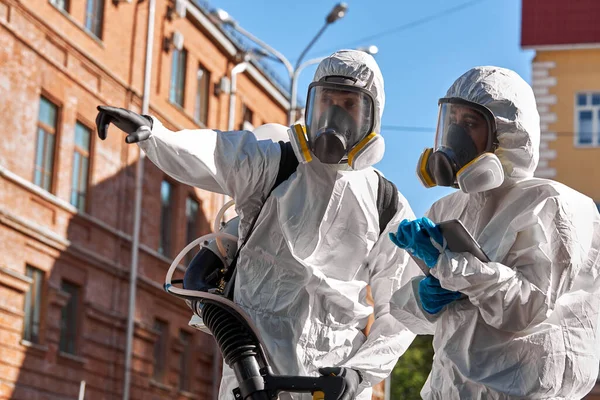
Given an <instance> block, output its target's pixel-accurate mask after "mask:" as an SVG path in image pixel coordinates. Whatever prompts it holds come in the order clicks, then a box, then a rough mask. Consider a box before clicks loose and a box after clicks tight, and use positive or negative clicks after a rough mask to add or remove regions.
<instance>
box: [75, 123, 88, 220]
mask: <svg viewBox="0 0 600 400" xmlns="http://www.w3.org/2000/svg"><path fill="white" fill-rule="evenodd" d="M91 136H92V131H91V130H90V129H89V128H88V127H87V126H85V125H83V124H82V123H80V122H79V121H77V123H76V124H75V153H74V155H73V177H72V181H71V204H72V205H74V206H75V207H77V209H78V210H79V211H82V212H83V211H85V196H86V194H87V188H88V174H89V165H90V138H91Z"/></svg>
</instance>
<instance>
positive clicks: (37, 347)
mask: <svg viewBox="0 0 600 400" xmlns="http://www.w3.org/2000/svg"><path fill="white" fill-rule="evenodd" d="M19 344H20V345H21V346H23V347H27V351H32V352H33V353H38V354H40V355H44V354H46V353H47V352H48V346H46V345H43V344H39V343H33V342H30V341H29V340H25V339H21V341H20V342H19Z"/></svg>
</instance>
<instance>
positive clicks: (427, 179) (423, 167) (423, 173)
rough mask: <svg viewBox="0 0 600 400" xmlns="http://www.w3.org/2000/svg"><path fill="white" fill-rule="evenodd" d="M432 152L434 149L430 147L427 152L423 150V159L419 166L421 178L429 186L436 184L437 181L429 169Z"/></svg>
mask: <svg viewBox="0 0 600 400" xmlns="http://www.w3.org/2000/svg"><path fill="white" fill-rule="evenodd" d="M432 152H433V149H431V148H428V149H426V150H425V152H423V155H422V156H421V160H420V161H421V162H420V163H419V167H418V168H419V169H418V170H417V173H418V175H419V178H421V180H422V181H423V183H424V185H425V186H426V187H428V188H430V187H434V186H435V181H434V180H433V178H432V177H431V175H429V172H428V171H427V161H428V160H429V157H430V156H431V153H432Z"/></svg>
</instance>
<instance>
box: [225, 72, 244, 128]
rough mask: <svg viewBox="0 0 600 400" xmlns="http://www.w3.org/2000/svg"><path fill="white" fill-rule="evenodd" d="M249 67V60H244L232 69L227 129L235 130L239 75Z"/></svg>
mask: <svg viewBox="0 0 600 400" xmlns="http://www.w3.org/2000/svg"><path fill="white" fill-rule="evenodd" d="M246 68H248V61H246V60H244V61H242V62H241V63H239V64H237V65H236V66H235V67H233V69H232V70H231V79H230V80H231V84H230V90H229V114H228V116H229V121H228V123H227V130H228V131H232V130H233V124H234V123H235V98H236V93H237V89H236V86H237V75H238V74H239V73H242V72H244V71H245V70H246Z"/></svg>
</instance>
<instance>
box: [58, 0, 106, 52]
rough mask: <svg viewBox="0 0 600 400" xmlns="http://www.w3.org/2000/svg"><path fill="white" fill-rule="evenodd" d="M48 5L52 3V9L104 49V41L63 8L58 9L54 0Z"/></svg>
mask: <svg viewBox="0 0 600 400" xmlns="http://www.w3.org/2000/svg"><path fill="white" fill-rule="evenodd" d="M48 3H50V5H51V6H52V7H54V8H55V9H56V10H57V11H58V12H60V13H61V14H62V15H64V16H65V18H67V19H68V20H69V22H71V23H72V24H73V25H75V26H76V27H77V28H79V29H80V30H81V31H83V33H85V34H86V35H88V36H89V37H90V39H92V40H93V41H94V42H96V44H97V45H98V46H100V47H101V48H104V42H103V41H102V39H100V38H99V37H98V36H96V35H94V34H93V33H92V32H90V31H89V30H88V29H87V28H86V27H85V26H83V25H81V24H80V23H79V22H78V21H77V20H76V19H75V18H73V16H72V15H71V14H69V13H68V12H66V11H65V10H63V9H62V8H60V7H58V6H57V5H56V4H54V2H53V1H52V0H48Z"/></svg>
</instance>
